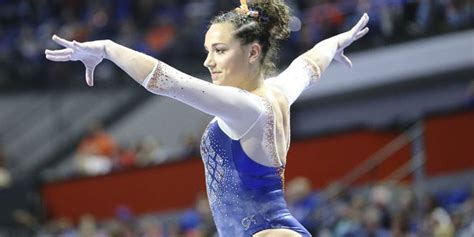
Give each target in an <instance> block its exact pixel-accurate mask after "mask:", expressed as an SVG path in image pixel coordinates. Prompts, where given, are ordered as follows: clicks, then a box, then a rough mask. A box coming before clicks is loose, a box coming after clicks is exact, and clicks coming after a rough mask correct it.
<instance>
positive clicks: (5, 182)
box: [0, 145, 12, 189]
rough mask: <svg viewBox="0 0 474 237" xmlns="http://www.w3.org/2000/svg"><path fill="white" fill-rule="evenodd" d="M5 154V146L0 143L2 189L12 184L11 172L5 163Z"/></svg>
mask: <svg viewBox="0 0 474 237" xmlns="http://www.w3.org/2000/svg"><path fill="white" fill-rule="evenodd" d="M5 160H6V157H5V154H4V152H3V148H2V146H1V145H0V189H2V188H8V187H9V186H10V184H11V179H12V178H11V174H10V171H8V169H7V167H6V165H5Z"/></svg>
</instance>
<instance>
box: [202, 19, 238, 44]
mask: <svg viewBox="0 0 474 237" xmlns="http://www.w3.org/2000/svg"><path fill="white" fill-rule="evenodd" d="M234 31H235V28H234V26H233V25H232V24H231V23H216V24H212V25H211V27H209V30H208V31H207V33H206V39H205V45H208V44H209V45H212V44H214V43H230V42H231V41H233V40H235V38H234V34H233V32H234Z"/></svg>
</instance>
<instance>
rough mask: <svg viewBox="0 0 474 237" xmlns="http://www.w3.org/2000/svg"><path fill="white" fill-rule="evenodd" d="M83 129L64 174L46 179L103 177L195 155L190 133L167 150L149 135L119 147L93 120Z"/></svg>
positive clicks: (196, 153)
mask: <svg viewBox="0 0 474 237" xmlns="http://www.w3.org/2000/svg"><path fill="white" fill-rule="evenodd" d="M86 130H87V131H86V133H85V134H84V136H83V137H82V138H81V139H80V141H79V143H78V145H77V147H76V148H75V150H74V152H73V154H72V156H71V157H70V158H72V159H73V162H66V163H65V165H66V166H63V167H61V168H63V169H64V170H67V171H68V172H61V173H62V175H63V176H55V172H53V173H51V174H50V175H49V176H46V177H45V178H46V179H47V180H55V179H67V178H71V177H74V176H95V175H104V174H108V173H110V172H115V171H121V170H125V169H131V168H140V167H145V166H150V165H159V164H163V163H166V162H173V161H176V160H181V159H185V158H189V157H191V156H199V149H198V146H199V138H197V137H196V136H195V135H194V134H188V135H187V136H185V137H183V138H182V142H181V144H180V146H179V147H177V148H171V147H167V146H163V145H161V144H160V142H159V140H158V139H156V138H155V137H153V136H151V135H148V136H144V137H143V139H141V140H139V141H136V142H134V143H132V142H130V143H128V144H120V143H119V142H118V141H117V140H116V139H115V138H114V137H113V136H112V135H111V134H110V133H109V132H107V131H106V130H105V129H104V128H103V126H102V123H101V122H100V121H96V120H94V121H92V122H90V123H89V125H88V128H87V129H86Z"/></svg>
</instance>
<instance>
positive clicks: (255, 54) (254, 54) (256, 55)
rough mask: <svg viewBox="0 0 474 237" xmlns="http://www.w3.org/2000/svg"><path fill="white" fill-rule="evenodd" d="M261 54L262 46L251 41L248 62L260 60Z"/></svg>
mask: <svg viewBox="0 0 474 237" xmlns="http://www.w3.org/2000/svg"><path fill="white" fill-rule="evenodd" d="M261 55H262V46H260V44H259V43H252V44H251V45H250V54H249V63H250V64H254V63H256V62H258V61H259V60H260V56H261Z"/></svg>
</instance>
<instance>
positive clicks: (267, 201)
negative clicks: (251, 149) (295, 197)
mask: <svg viewBox="0 0 474 237" xmlns="http://www.w3.org/2000/svg"><path fill="white" fill-rule="evenodd" d="M201 155H202V159H203V161H204V166H205V174H206V187H207V194H208V197H209V204H210V206H211V210H212V215H213V216H214V221H215V223H216V226H217V230H218V232H219V236H225V237H227V236H232V237H234V236H235V237H241V236H242V237H247V236H252V235H253V234H255V233H257V232H259V231H262V230H265V229H276V228H279V229H281V228H284V229H291V230H293V231H296V232H298V233H299V234H301V235H302V236H304V237H307V236H311V234H310V233H309V232H308V231H307V230H306V229H305V228H304V227H303V226H302V225H301V224H300V223H298V221H296V219H295V218H294V217H293V216H292V215H291V214H290V212H289V211H288V208H287V205H286V202H285V199H284V195H283V176H282V175H283V171H284V167H276V168H275V167H268V166H264V165H261V164H258V163H256V162H255V161H253V160H252V159H250V158H249V157H248V156H247V155H246V154H245V152H244V151H243V149H242V146H241V144H240V141H238V140H233V139H231V138H230V137H229V136H227V135H226V134H225V133H224V132H223V130H222V129H221V128H220V127H219V125H218V123H217V122H216V121H214V122H211V123H210V124H209V126H208V128H207V129H206V131H205V133H204V135H203V137H202V142H201Z"/></svg>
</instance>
